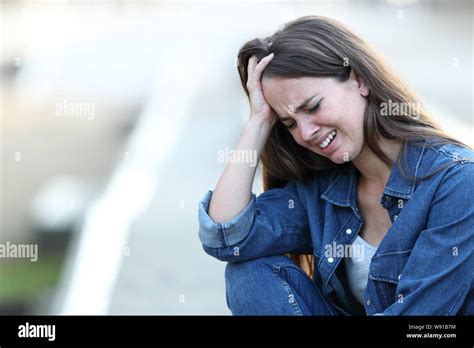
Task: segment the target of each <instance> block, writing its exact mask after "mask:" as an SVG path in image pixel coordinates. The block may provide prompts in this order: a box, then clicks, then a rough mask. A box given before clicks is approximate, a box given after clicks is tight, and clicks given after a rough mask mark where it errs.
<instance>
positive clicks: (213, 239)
mask: <svg viewBox="0 0 474 348" xmlns="http://www.w3.org/2000/svg"><path fill="white" fill-rule="evenodd" d="M211 197H212V191H208V192H207V193H206V194H205V195H204V197H203V198H202V200H201V201H200V202H199V239H200V240H201V242H202V244H203V245H205V246H208V247H210V248H222V247H227V246H231V245H234V244H237V243H239V242H241V241H242V240H244V239H245V238H246V237H247V235H248V234H249V232H250V229H251V227H252V224H253V220H254V217H255V199H256V196H255V194H253V193H252V197H251V199H250V202H249V203H248V205H247V206H246V207H245V208H244V209H243V210H242V211H241V212H240V213H239V214H238V215H237V216H235V217H233V218H232V219H231V220H229V221H227V222H224V223H220V222H214V221H213V220H212V219H211V217H210V216H209V215H208V211H209V204H210V202H211Z"/></svg>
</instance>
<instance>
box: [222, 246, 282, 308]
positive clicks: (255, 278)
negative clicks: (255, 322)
mask: <svg viewBox="0 0 474 348" xmlns="http://www.w3.org/2000/svg"><path fill="white" fill-rule="evenodd" d="M288 262H291V260H290V259H289V258H288V257H286V256H283V255H278V256H269V257H261V258H257V259H253V260H248V261H243V262H229V263H227V265H226V268H225V285H226V301H227V307H229V309H230V310H231V311H232V312H233V313H234V314H239V313H240V314H245V313H259V311H262V310H263V309H262V305H264V302H265V301H263V302H262V296H263V297H269V296H266V295H268V294H272V293H274V289H278V288H279V287H280V285H279V280H278V277H277V276H276V275H277V273H278V272H279V269H280V267H281V266H282V265H284V264H287V263H288ZM272 289H273V290H272Z"/></svg>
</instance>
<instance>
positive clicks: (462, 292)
mask: <svg viewBox="0 0 474 348" xmlns="http://www.w3.org/2000/svg"><path fill="white" fill-rule="evenodd" d="M469 286H470V284H469V282H467V283H466V285H464V287H463V289H462V291H461V293H460V295H459V297H458V299H457V301H456V302H455V303H454V304H453V306H452V307H451V308H450V309H449V311H448V314H447V315H455V314H456V312H457V310H459V308H457V309H456V307H458V305H459V307H461V304H462V302H461V301H462V299H463V298H465V297H466V295H467V289H468V288H469Z"/></svg>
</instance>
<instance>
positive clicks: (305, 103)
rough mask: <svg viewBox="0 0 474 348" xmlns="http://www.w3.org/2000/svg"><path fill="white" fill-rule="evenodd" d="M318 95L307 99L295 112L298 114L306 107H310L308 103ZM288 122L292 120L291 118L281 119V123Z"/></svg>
mask: <svg viewBox="0 0 474 348" xmlns="http://www.w3.org/2000/svg"><path fill="white" fill-rule="evenodd" d="M316 96H317V94H315V95H313V96H312V97H309V98H308V99H306V100H305V101H304V102H302V103H301V104H300V105H299V106H298V107H297V108H296V109H295V111H294V112H298V111H300V110H301V109H303V108H304V107H306V106H307V105H308V103H309V102H310V101H311V100H312V99H313V98H314V97H316ZM286 120H291V117H280V121H286Z"/></svg>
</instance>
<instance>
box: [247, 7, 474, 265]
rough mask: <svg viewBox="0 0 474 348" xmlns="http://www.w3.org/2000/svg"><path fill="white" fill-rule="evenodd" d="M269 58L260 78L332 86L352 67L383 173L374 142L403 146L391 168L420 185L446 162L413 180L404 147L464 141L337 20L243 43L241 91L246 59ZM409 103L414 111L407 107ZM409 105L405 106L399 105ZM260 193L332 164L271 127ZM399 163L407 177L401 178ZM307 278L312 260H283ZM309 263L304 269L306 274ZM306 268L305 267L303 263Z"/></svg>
mask: <svg viewBox="0 0 474 348" xmlns="http://www.w3.org/2000/svg"><path fill="white" fill-rule="evenodd" d="M270 53H274V57H273V59H272V60H271V62H270V63H269V64H268V65H267V67H266V68H265V71H264V72H263V76H262V77H283V78H298V77H332V78H335V79H337V80H338V81H341V82H342V81H345V80H347V79H348V78H349V75H350V72H351V69H353V70H354V71H355V72H356V73H357V74H358V75H359V76H360V77H361V78H362V79H363V80H364V81H365V83H366V85H367V86H368V88H369V91H370V92H369V95H368V96H367V97H366V99H367V107H366V110H365V115H364V125H363V127H364V138H365V142H366V144H367V146H368V148H369V149H370V150H371V151H372V152H373V153H374V154H375V155H377V156H378V157H379V158H380V159H381V160H382V161H383V162H384V163H385V164H386V165H387V166H388V167H389V168H390V167H391V166H392V165H393V162H392V161H391V160H390V158H389V157H388V156H387V155H386V154H385V153H384V151H383V150H382V148H381V146H380V140H381V139H382V138H385V139H398V140H400V141H401V142H402V150H401V155H400V156H399V157H398V159H397V165H398V167H399V168H400V171H401V173H402V174H403V175H404V176H406V177H407V178H409V179H411V180H425V179H428V178H430V177H432V176H433V175H435V174H436V173H437V172H439V171H440V170H441V169H443V168H445V167H446V166H447V165H449V164H450V163H447V164H446V165H445V166H443V167H441V168H439V169H437V170H436V171H435V172H433V173H431V174H430V175H428V176H426V177H423V178H416V177H414V176H413V175H412V174H411V173H410V170H409V168H408V166H407V164H406V149H407V143H408V142H410V141H418V140H423V139H427V138H435V139H436V141H435V142H433V143H430V145H429V146H437V145H442V144H446V143H454V144H458V145H460V146H463V147H466V148H469V146H467V145H466V144H463V143H462V142H460V141H458V140H456V139H454V138H452V137H450V136H448V135H447V134H446V133H445V132H444V131H443V130H442V129H441V127H440V126H439V125H438V124H437V123H436V122H435V121H434V119H433V118H432V117H431V116H430V115H429V114H428V112H427V111H426V110H425V109H424V108H423V105H422V104H421V103H420V101H419V99H418V98H416V96H415V95H414V94H413V93H412V92H411V91H410V90H409V89H408V88H407V87H406V86H405V85H404V84H403V82H402V81H401V80H400V79H399V78H398V77H397V76H396V75H395V74H394V73H393V72H392V71H391V70H390V68H389V67H388V66H387V64H386V63H385V62H384V60H383V58H382V57H381V56H379V54H378V53H377V52H376V51H375V50H374V49H372V48H371V47H370V46H369V44H368V43H366V42H365V41H364V40H363V39H362V38H361V37H360V36H358V35H357V34H355V33H354V32H352V31H351V30H350V29H349V28H347V27H345V26H344V25H342V24H341V23H339V22H337V21H335V20H332V19H329V18H325V17H319V16H304V17H301V18H298V19H296V20H293V21H290V22H288V23H286V24H284V25H283V26H282V27H281V28H280V29H279V30H278V31H276V32H275V33H274V34H273V35H271V36H269V37H266V38H256V39H253V40H250V41H248V42H247V43H245V44H244V45H243V46H242V47H241V48H240V50H239V53H238V72H239V75H240V80H241V83H242V87H243V89H244V91H245V93H246V94H247V96H249V91H248V90H247V87H246V83H247V76H248V75H247V66H248V60H249V58H250V57H251V56H252V55H256V56H257V58H258V61H260V59H262V58H263V57H265V56H267V55H269V54H270ZM386 105H396V106H397V107H398V109H397V112H393V114H392V115H384V113H383V107H384V106H386ZM412 105H416V108H415V109H414V108H413V107H411V106H412ZM400 106H408V107H400ZM261 159H262V170H263V171H262V172H263V181H264V187H263V189H264V190H265V191H266V190H269V189H271V188H274V187H281V186H283V185H284V184H285V183H286V182H288V181H290V180H295V179H296V180H300V181H306V180H308V179H310V178H311V177H312V176H314V174H315V173H316V172H318V171H320V170H326V169H331V168H335V167H336V166H338V164H335V163H333V162H332V161H330V160H329V159H328V158H326V157H323V156H320V155H318V154H316V153H314V152H312V151H310V150H308V149H306V148H304V147H302V146H300V145H299V144H297V143H296V141H295V140H294V139H293V137H292V136H291V134H290V133H289V132H288V130H287V129H286V127H285V126H284V125H283V124H282V123H281V122H276V123H275V125H274V126H273V128H272V130H271V133H270V135H269V138H268V141H267V143H266V145H265V147H264V149H263V152H262V156H261ZM402 162H403V163H404V164H405V168H406V170H407V171H408V173H409V175H405V170H404V169H403V166H402ZM289 256H290V257H291V258H292V259H293V260H294V261H297V263H299V264H300V265H302V267H303V268H304V269H305V270H306V271H307V272H308V273H309V274H312V260H311V257H312V255H310V256H309V258H308V256H307V255H305V256H303V257H300V256H299V255H289ZM306 263H309V267H310V269H309V270H308V269H307V267H308V266H307V265H306ZM305 265H306V266H305Z"/></svg>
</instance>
